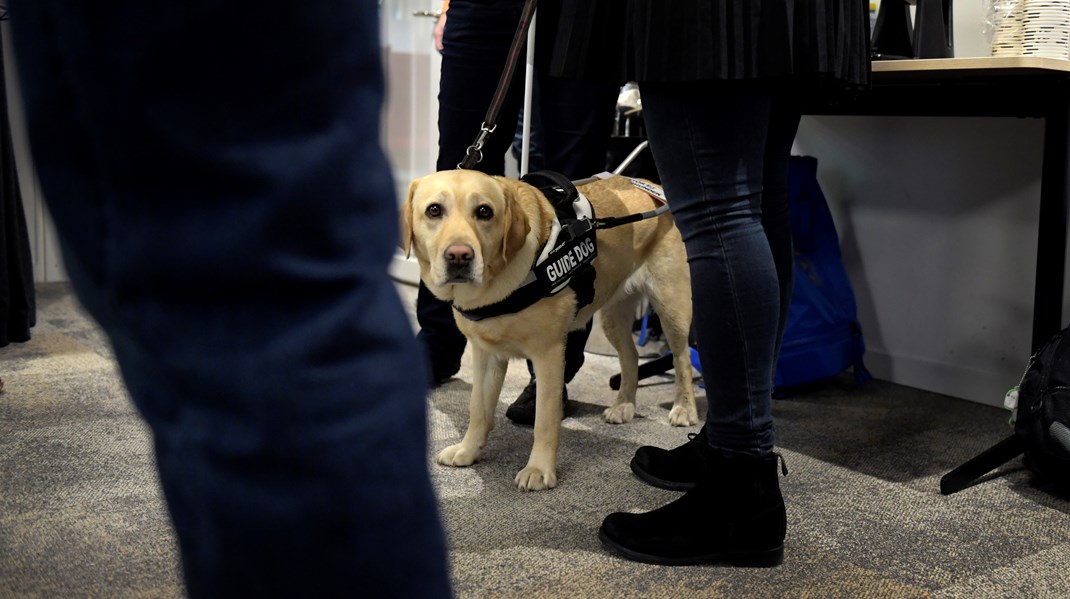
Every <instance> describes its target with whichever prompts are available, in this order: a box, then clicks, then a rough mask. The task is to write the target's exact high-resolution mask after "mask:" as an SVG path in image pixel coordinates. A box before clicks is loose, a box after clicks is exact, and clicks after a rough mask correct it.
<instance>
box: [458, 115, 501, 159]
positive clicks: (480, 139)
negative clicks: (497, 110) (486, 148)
mask: <svg viewBox="0 0 1070 599" xmlns="http://www.w3.org/2000/svg"><path fill="white" fill-rule="evenodd" d="M497 128H498V124H497V123H495V124H494V126H493V127H489V128H488V127H487V122H486V121H483V124H482V125H480V126H479V135H477V136H476V140H475V141H474V142H472V145H470V146H468V149H467V150H465V153H464V157H465V159H464V160H463V161H462V162H459V163H458V164H457V168H465V166H464V165H465V164H466V163H469V160H468V159H469V158H471V157H472V156H475V157H476V158H475V161H474V162H471V163H470V164H479V163H480V162H483V144H484V143H485V142H486V141H487V136H489V135H490V134H491V133H494V130H495V129H497Z"/></svg>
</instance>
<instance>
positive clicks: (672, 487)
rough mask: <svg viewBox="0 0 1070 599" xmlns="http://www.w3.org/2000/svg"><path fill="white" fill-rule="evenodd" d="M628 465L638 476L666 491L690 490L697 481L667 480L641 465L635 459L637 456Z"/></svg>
mask: <svg viewBox="0 0 1070 599" xmlns="http://www.w3.org/2000/svg"><path fill="white" fill-rule="evenodd" d="M628 465H629V466H631V468H632V472H634V473H635V475H636V476H638V477H639V478H640V479H641V480H642V481H643V482H645V483H646V484H648V485H650V486H652V487H657V488H659V489H665V490H666V491H690V490H691V489H694V488H695V483H694V482H691V481H688V482H681V481H678V480H665V479H663V478H658V477H656V476H654V475H653V474H650V473H649V472H647V471H646V470H643V469H642V468H641V467H639V464H638V463H637V462H636V461H635V458H632V461H631V462H629V463H628Z"/></svg>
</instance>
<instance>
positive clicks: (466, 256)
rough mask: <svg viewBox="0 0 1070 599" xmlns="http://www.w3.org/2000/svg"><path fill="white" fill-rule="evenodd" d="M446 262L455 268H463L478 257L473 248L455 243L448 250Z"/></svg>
mask: <svg viewBox="0 0 1070 599" xmlns="http://www.w3.org/2000/svg"><path fill="white" fill-rule="evenodd" d="M445 256H446V262H448V263H449V264H452V265H455V266H463V265H465V264H468V263H469V262H471V261H472V259H473V258H475V257H476V253H475V250H473V249H472V246H470V245H468V244H464V243H455V244H453V245H451V246H449V247H447V248H446V253H445Z"/></svg>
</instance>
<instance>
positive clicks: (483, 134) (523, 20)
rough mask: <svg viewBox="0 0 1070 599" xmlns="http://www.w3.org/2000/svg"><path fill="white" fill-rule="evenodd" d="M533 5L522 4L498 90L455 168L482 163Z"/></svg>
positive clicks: (532, 14) (525, 33) (531, 3)
mask: <svg viewBox="0 0 1070 599" xmlns="http://www.w3.org/2000/svg"><path fill="white" fill-rule="evenodd" d="M535 4H536V0H527V1H526V2H525V3H524V10H523V12H521V13H520V23H519V24H518V25H517V28H516V34H515V35H513V45H512V46H510V47H509V56H508V57H507V58H506V60H505V70H504V71H502V77H501V79H499V80H498V89H496V90H495V91H494V98H493V99H492V100H491V103H490V107H489V108H487V115H486V116H485V117H484V118H483V124H482V125H481V126H480V127H479V134H478V135H476V140H475V141H474V142H472V145H470V146H468V149H467V150H466V151H465V155H464V160H462V161H461V162H460V164H458V165H457V168H463V169H470V168H472V167H474V166H475V165H477V164H479V163H480V162H482V161H483V144H484V143H486V141H487V137H489V136H490V134H491V133H494V130H495V129H497V128H498V123H497V120H498V111H500V110H501V108H502V102H504V101H505V95H506V94H507V93H508V92H509V85H510V84H511V83H512V80H513V73H514V72H515V71H516V65H517V63H519V62H520V48H521V46H523V45H524V38H525V37H527V33H528V28H529V27H530V26H531V19H532V17H533V16H534V15H535Z"/></svg>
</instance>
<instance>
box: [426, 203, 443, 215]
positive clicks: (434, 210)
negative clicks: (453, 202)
mask: <svg viewBox="0 0 1070 599" xmlns="http://www.w3.org/2000/svg"><path fill="white" fill-rule="evenodd" d="M424 213H425V214H427V216H430V217H431V218H438V217H440V216H442V206H439V205H438V204H431V205H430V206H428V207H427V210H425V211H424Z"/></svg>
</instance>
